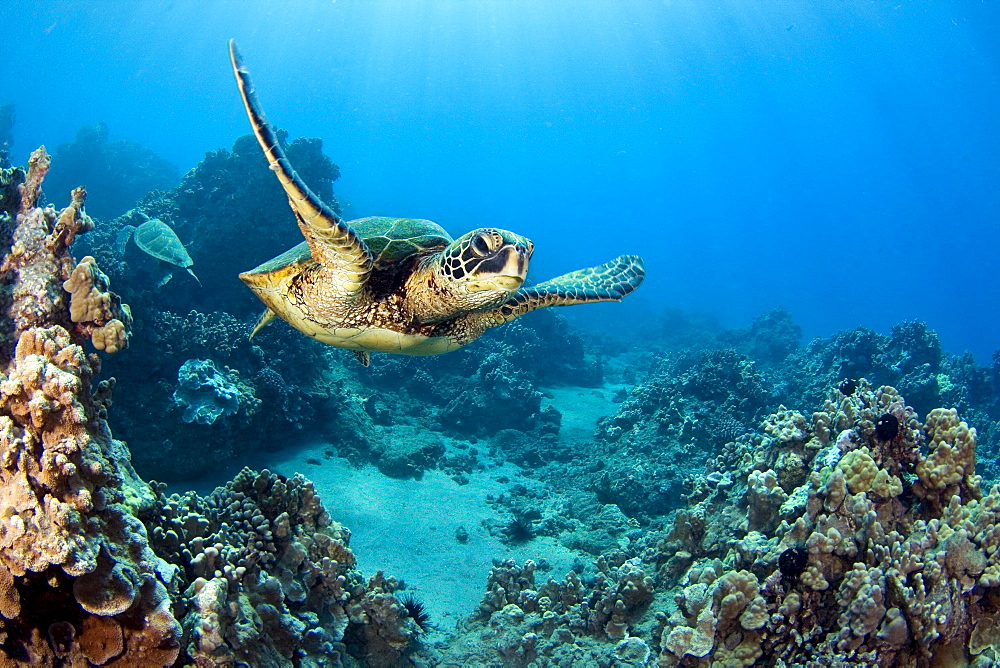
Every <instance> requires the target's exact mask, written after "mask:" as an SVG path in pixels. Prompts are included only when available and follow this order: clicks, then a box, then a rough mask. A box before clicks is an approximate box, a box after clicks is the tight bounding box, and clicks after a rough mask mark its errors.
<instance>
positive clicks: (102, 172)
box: [47, 123, 179, 220]
mask: <svg viewBox="0 0 1000 668" xmlns="http://www.w3.org/2000/svg"><path fill="white" fill-rule="evenodd" d="M110 136H111V133H110V131H109V130H108V126H107V125H105V124H104V123H98V124H97V125H91V126H86V127H82V128H80V129H79V130H78V131H77V133H76V138H75V139H74V140H73V141H72V142H69V143H66V144H60V145H59V146H58V147H57V148H56V152H55V161H54V165H55V166H54V168H53V169H52V173H51V174H50V175H49V177H48V179H47V181H48V187H49V188H50V189H51V190H52V191H53V192H69V191H70V190H72V189H73V188H74V187H76V186H78V185H80V184H81V183H86V184H87V186H88V188H89V189H90V191H91V202H90V204H88V209H89V211H90V213H91V215H93V216H95V217H97V218H101V219H102V220H106V219H109V218H113V217H115V216H118V215H121V214H122V213H123V212H125V211H127V210H128V209H129V208H130V207H132V206H133V205H135V203H136V202H137V201H138V200H139V198H140V197H142V196H143V195H145V194H146V193H148V192H149V191H151V190H167V189H169V188H173V187H174V186H175V185H177V182H178V180H179V175H178V173H177V167H175V166H174V165H172V164H170V163H169V162H167V161H166V160H164V159H163V158H161V157H159V156H158V155H156V154H155V153H154V152H153V151H152V150H150V149H148V148H146V147H145V146H142V145H140V144H137V143H136V142H133V141H128V140H119V141H111V140H110Z"/></svg>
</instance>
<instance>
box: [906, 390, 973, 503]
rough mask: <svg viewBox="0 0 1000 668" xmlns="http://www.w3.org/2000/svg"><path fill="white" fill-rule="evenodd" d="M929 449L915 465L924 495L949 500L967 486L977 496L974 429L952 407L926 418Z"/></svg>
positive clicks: (937, 410)
mask: <svg viewBox="0 0 1000 668" xmlns="http://www.w3.org/2000/svg"><path fill="white" fill-rule="evenodd" d="M925 429H926V431H927V441H928V449H929V450H930V453H929V454H928V455H927V457H926V458H924V459H923V460H921V461H919V462H917V466H916V473H917V477H918V478H919V479H920V483H921V486H922V487H921V488H919V489H918V490H917V491H918V492H922V493H923V494H924V496H929V495H932V494H936V495H940V496H943V497H946V498H945V499H942V500H946V499H947V498H950V497H951V496H952V495H954V494H955V493H957V492H958V491H959V490H958V489H957V487H958V486H960V485H961V486H963V487H967V488H968V489H969V491H970V492H971V496H977V495H978V490H979V480H980V477H979V476H977V475H976V474H975V470H976V430H975V429H974V428H970V427H969V425H967V424H966V423H965V422H962V421H961V420H959V418H958V411H956V410H955V409H954V408H951V409H944V408H935V409H934V410H932V411H931V412H930V413H929V414H928V415H927V425H926V427H925Z"/></svg>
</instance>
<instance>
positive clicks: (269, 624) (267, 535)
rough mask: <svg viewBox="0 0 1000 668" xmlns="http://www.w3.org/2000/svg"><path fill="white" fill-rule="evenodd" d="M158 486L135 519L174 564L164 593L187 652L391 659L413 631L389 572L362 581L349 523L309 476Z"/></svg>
mask: <svg viewBox="0 0 1000 668" xmlns="http://www.w3.org/2000/svg"><path fill="white" fill-rule="evenodd" d="M157 490H158V498H157V503H156V504H155V505H154V506H152V508H151V509H150V511H149V512H146V513H144V514H143V519H144V521H145V523H146V526H147V527H148V528H149V534H150V542H151V544H152V546H153V548H154V550H155V551H156V553H157V555H158V556H160V557H161V558H163V559H164V560H166V561H167V562H169V563H171V564H174V565H176V566H177V569H176V570H175V572H174V578H173V579H172V580H171V583H170V584H171V592H172V593H173V595H174V608H175V610H179V613H178V616H179V617H182V619H183V625H184V630H185V637H186V641H187V644H186V647H185V657H186V658H187V659H188V660H189V661H193V662H194V663H196V664H197V665H208V666H221V665H233V662H243V663H245V664H249V665H274V666H280V665H320V664H321V663H322V662H324V661H332V662H334V663H335V664H336V663H337V662H338V661H339V662H341V663H343V662H345V661H349V660H350V657H351V656H353V657H354V658H357V659H359V660H362V661H364V665H369V666H394V665H400V662H401V660H402V656H403V652H404V651H405V650H406V649H407V648H408V647H409V646H410V644H411V642H412V641H413V640H414V638H416V636H417V635H418V633H419V632H420V628H419V626H418V625H417V623H416V622H415V621H414V620H412V619H410V618H409V617H408V616H407V614H406V612H405V606H404V605H403V603H402V602H401V601H399V600H397V599H396V597H395V596H393V592H394V591H395V590H396V588H397V586H398V585H397V583H396V582H395V581H394V580H393V579H391V578H386V577H384V576H383V575H382V574H381V573H379V574H377V575H376V576H375V577H373V578H371V579H369V580H368V581H365V580H363V579H362V577H361V575H360V573H359V572H358V571H357V570H356V568H355V559H354V554H353V553H352V552H351V550H350V548H349V546H348V545H349V541H350V532H349V531H348V530H347V529H346V528H344V527H342V526H341V525H339V524H337V523H336V522H334V521H333V520H331V519H330V516H329V515H328V514H327V512H326V510H324V508H323V505H322V503H321V502H320V500H319V497H318V496H317V495H316V491H315V489H314V488H313V485H312V483H310V482H309V481H308V480H306V479H305V478H303V477H301V476H295V477H294V478H284V477H282V476H278V475H275V474H273V473H270V472H268V471H262V472H260V473H256V472H253V471H250V470H249V469H244V470H243V471H242V472H241V473H240V474H239V475H237V476H236V477H235V478H234V479H233V480H232V481H231V482H230V483H228V484H227V485H226V486H225V487H221V488H218V489H216V490H215V491H214V492H213V493H212V494H210V495H208V496H206V497H201V496H198V495H197V494H195V493H193V492H189V493H187V494H184V495H176V494H174V495H171V496H170V497H167V496H165V495H164V494H163V490H164V486H163V485H158V486H157ZM310 661H312V662H313V663H310Z"/></svg>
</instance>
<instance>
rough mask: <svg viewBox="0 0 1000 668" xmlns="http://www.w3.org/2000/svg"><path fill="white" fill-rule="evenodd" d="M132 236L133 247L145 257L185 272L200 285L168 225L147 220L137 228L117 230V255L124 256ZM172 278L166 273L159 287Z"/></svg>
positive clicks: (127, 227) (184, 250) (171, 274)
mask: <svg viewBox="0 0 1000 668" xmlns="http://www.w3.org/2000/svg"><path fill="white" fill-rule="evenodd" d="M133 236H134V237H135V245H136V246H138V247H139V248H140V249H142V251H143V252H145V253H146V254H147V255H151V256H153V257H155V258H156V259H157V260H163V261H164V262H166V263H167V264H172V265H174V266H175V267H180V268H181V269H184V270H186V271H187V273H189V274H191V275H192V276H194V280H196V281H198V285H201V280H200V279H199V278H198V277H197V276H195V273H194V270H193V269H191V265H193V264H194V260H192V259H191V256H190V255H188V252H187V249H186V248H184V244H182V243H181V240H180V239H179V238H178V237H177V234H176V233H175V232H174V230H173V228H171V227H170V226H169V225H167V224H166V223H164V222H163V221H162V220H160V219H159V218H152V219H150V220H147V221H146V222H144V223H143V224H142V225H140V226H139V227H132V226H131V225H125V226H124V227H122V228H121V229H120V230H118V235H117V236H116V237H115V247H116V248H117V250H118V254H119V255H124V254H125V245H126V244H127V243H128V240H129V239H130V238H132V237H133ZM172 277H173V272H168V273H167V275H166V276H165V277H164V278H163V280H162V281H160V285H165V284H166V282H167V281H169V280H170V279H171V278H172Z"/></svg>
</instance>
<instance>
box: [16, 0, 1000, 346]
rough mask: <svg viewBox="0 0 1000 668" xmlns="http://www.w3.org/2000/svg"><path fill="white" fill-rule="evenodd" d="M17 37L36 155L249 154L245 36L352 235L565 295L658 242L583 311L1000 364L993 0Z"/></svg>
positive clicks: (248, 17) (385, 18) (426, 13)
mask: <svg viewBox="0 0 1000 668" xmlns="http://www.w3.org/2000/svg"><path fill="white" fill-rule="evenodd" d="M0 22H2V24H3V34H4V36H3V39H2V40H0V57H2V60H3V62H4V63H5V64H6V65H5V67H4V68H2V69H0V104H4V103H13V105H14V107H15V113H16V122H15V124H14V127H13V142H14V143H13V152H12V159H13V162H15V163H23V162H24V161H25V159H26V157H27V154H28V153H29V152H30V151H31V150H33V149H34V148H35V147H36V146H37V145H40V144H46V145H47V146H49V148H50V150H53V149H54V148H55V147H56V146H57V145H58V144H60V143H63V142H69V141H72V140H73V138H74V136H75V133H76V131H77V129H78V128H79V127H81V126H84V125H92V124H95V123H99V122H103V123H106V124H107V128H108V131H109V133H110V138H111V140H130V141H134V142H137V143H139V144H142V145H144V146H147V147H149V148H150V149H152V150H153V151H154V152H155V153H156V154H158V155H159V156H161V157H163V158H165V159H166V160H168V161H170V162H172V163H173V164H174V165H176V166H177V167H178V168H179V170H180V173H184V172H185V171H187V170H188V169H190V168H192V167H194V166H195V165H196V164H197V163H198V161H199V160H201V159H202V157H203V156H204V154H205V153H206V152H207V151H211V150H215V149H218V148H223V147H230V146H231V145H232V142H233V141H234V139H235V138H236V137H238V136H240V135H243V134H246V132H247V130H248V127H247V123H246V117H245V115H244V112H243V110H242V108H241V105H240V102H239V99H238V96H237V94H236V91H235V88H234V85H233V81H232V73H231V71H230V68H229V64H228V62H227V55H226V48H225V45H226V40H227V39H228V38H230V37H234V38H236V39H237V41H238V42H239V44H240V46H241V48H242V50H243V52H244V56H245V58H246V59H247V63H248V66H249V67H250V69H251V72H252V73H253V75H254V78H255V81H256V84H257V88H258V90H259V93H260V98H261V102H262V104H263V105H264V108H265V110H266V111H267V113H268V116H269V118H270V119H271V120H272V122H274V123H275V125H277V126H278V127H281V128H285V129H287V130H288V131H289V133H290V136H291V137H296V136H307V137H320V138H322V140H323V146H324V151H325V152H326V153H327V155H329V156H330V157H331V158H332V159H333V160H334V161H335V162H336V163H337V164H338V165H339V166H340V168H341V172H342V178H341V179H340V180H339V181H337V182H336V183H335V184H334V190H335V192H336V195H337V197H338V198H339V199H340V201H341V203H342V205H343V206H344V212H345V216H346V217H347V218H357V217H361V216H366V215H390V216H411V217H420V218H428V219H432V220H435V221H436V222H439V223H440V224H442V225H443V226H444V227H445V228H446V229H448V230H449V231H451V232H452V233H453V234H455V233H461V232H464V231H465V230H467V229H471V228H473V227H476V226H497V227H502V228H506V229H512V230H515V231H517V232H519V233H521V234H524V235H526V236H528V237H530V238H531V239H533V240H534V241H535V244H536V247H537V249H538V251H537V252H536V255H535V261H534V263H533V266H532V276H534V277H537V278H538V279H541V278H545V277H548V276H551V275H555V274H557V273H562V272H564V271H568V270H571V269H574V268H577V267H579V266H589V265H592V264H596V263H599V262H602V261H604V260H605V259H607V257H610V256H613V255H616V254H620V253H641V254H642V255H643V256H644V257H645V260H646V267H647V279H646V284H645V285H644V286H643V287H642V289H641V290H639V291H638V292H637V293H636V294H635V295H634V297H632V298H631V299H630V300H627V301H626V302H625V304H623V305H610V306H609V305H597V306H591V307H587V308H586V309H579V310H574V311H573V312H572V314H568V315H570V317H571V318H572V319H573V320H574V322H576V323H578V324H579V325H581V326H590V327H592V328H593V329H595V330H597V332H598V333H599V332H600V331H601V330H604V329H607V328H608V327H615V326H616V324H617V325H625V324H626V323H630V324H634V323H638V322H641V321H643V319H644V318H647V317H649V316H654V315H656V314H657V313H658V312H660V311H661V310H662V309H664V308H671V307H673V308H681V309H684V310H693V311H700V312H703V313H707V314H710V315H712V316H713V317H715V318H717V319H718V320H719V321H720V322H721V323H722V325H724V326H728V327H732V326H745V325H747V324H748V323H749V322H750V320H751V319H752V318H753V317H755V316H757V315H759V314H761V313H762V312H764V311H765V310H767V309H770V308H773V307H776V306H785V307H787V308H788V309H789V310H790V311H791V313H792V314H793V317H794V318H795V321H796V322H797V323H798V324H800V325H801V326H802V327H803V329H804V332H805V337H806V339H807V340H808V338H810V337H812V336H820V335H823V336H826V335H830V334H832V333H833V332H835V331H837V330H840V329H844V328H853V327H856V326H859V325H861V326H866V327H870V328H872V329H875V330H877V331H880V332H883V333H886V332H888V331H889V329H890V328H891V327H892V326H893V325H897V324H899V323H901V322H902V321H904V320H914V319H918V320H922V321H924V322H926V323H927V324H928V326H929V327H930V328H931V329H934V330H936V331H937V332H938V334H939V335H940V337H941V340H942V343H943V346H944V348H945V350H947V351H949V352H953V353H961V352H962V351H965V350H970V351H972V352H974V353H975V355H976V359H977V360H978V361H979V363H981V364H986V363H988V362H989V360H990V356H991V355H992V353H993V351H994V350H996V349H997V348H998V347H1000V313H998V307H997V303H998V298H1000V281H998V279H997V273H996V267H997V262H996V249H997V247H998V245H1000V244H998V242H1000V233H998V224H1000V160H998V157H997V156H998V155H1000V122H998V118H1000V40H997V38H996V35H997V34H1000V9H998V6H997V5H996V4H995V3H991V2H979V1H972V0H968V1H953V2H916V1H902V2H879V1H869V0H847V1H843V2H833V3H831V2H821V1H812V0H807V1H804V2H788V1H777V0H765V1H763V2H754V3H746V2H738V1H731V0H723V1H720V2H711V3H706V2H698V1H694V0H670V1H667V0H664V1H655V2H654V1H636V2H612V1H604V0H575V1H573V2H569V1H545V2H541V1H526V0H512V1H508V0H476V1H472V0H437V1H423V0H412V1H411V0H353V1H352V0H339V1H330V0H295V1H293V2H283V3H278V2H262V1H256V0H240V1H213V2H194V1H188V0H170V1H155V0H143V1H141V2H99V3H95V2H78V1H73V0H66V1H57V0H50V1H46V2H26V1H25V2H18V1H15V0H6V1H5V2H3V3H2V4H0ZM275 224H276V225H279V224H281V225H284V224H287V221H276V222H275ZM264 259H266V258H259V257H253V258H248V259H247V261H248V265H247V266H248V267H249V266H253V265H254V264H256V263H257V262H260V261H262V260H264Z"/></svg>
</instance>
